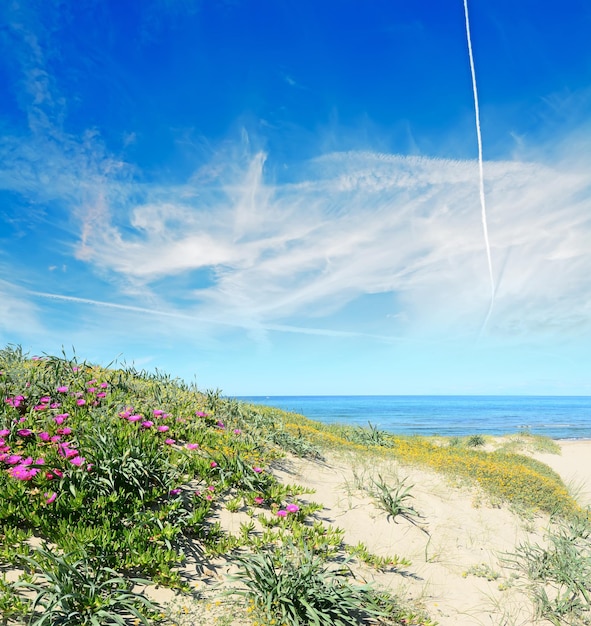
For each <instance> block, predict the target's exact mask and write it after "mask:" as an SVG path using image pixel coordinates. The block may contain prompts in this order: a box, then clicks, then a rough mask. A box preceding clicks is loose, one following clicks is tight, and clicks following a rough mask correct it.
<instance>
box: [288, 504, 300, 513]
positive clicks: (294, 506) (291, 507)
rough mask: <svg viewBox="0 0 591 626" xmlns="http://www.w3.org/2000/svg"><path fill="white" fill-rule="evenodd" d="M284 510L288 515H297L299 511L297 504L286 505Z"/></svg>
mask: <svg viewBox="0 0 591 626" xmlns="http://www.w3.org/2000/svg"><path fill="white" fill-rule="evenodd" d="M285 508H286V510H287V512H288V513H297V512H298V511H299V510H300V507H299V506H298V505H297V504H288V505H287V506H286V507H285Z"/></svg>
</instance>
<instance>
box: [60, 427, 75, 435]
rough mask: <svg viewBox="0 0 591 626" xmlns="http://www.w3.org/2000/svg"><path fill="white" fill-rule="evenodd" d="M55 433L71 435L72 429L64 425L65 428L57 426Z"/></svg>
mask: <svg viewBox="0 0 591 626" xmlns="http://www.w3.org/2000/svg"><path fill="white" fill-rule="evenodd" d="M57 434H58V435H71V434H72V429H71V428H69V427H68V426H66V427H65V428H58V429H57Z"/></svg>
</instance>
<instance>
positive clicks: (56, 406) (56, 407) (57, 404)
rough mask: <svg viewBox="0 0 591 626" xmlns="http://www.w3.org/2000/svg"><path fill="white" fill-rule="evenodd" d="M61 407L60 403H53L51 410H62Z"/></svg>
mask: <svg viewBox="0 0 591 626" xmlns="http://www.w3.org/2000/svg"><path fill="white" fill-rule="evenodd" d="M60 406H62V405H61V403H60V402H52V403H51V404H50V405H49V407H50V408H52V409H59V408H60Z"/></svg>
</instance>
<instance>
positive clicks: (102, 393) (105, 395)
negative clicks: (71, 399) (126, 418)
mask: <svg viewBox="0 0 591 626" xmlns="http://www.w3.org/2000/svg"><path fill="white" fill-rule="evenodd" d="M96 397H97V398H106V397H107V394H106V393H105V392H104V391H101V392H100V393H97V394H96Z"/></svg>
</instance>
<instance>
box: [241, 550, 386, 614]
mask: <svg viewBox="0 0 591 626" xmlns="http://www.w3.org/2000/svg"><path fill="white" fill-rule="evenodd" d="M236 562H237V563H238V565H239V574H238V575H237V576H236V580H237V581H239V582H240V583H242V584H243V585H244V587H245V589H243V588H238V589H236V590H234V591H233V593H236V594H240V595H244V596H245V597H246V598H248V600H249V602H250V607H251V611H252V612H253V613H254V614H255V615H256V616H257V618H258V619H259V620H262V623H263V624H283V625H284V626H308V625H310V624H315V625H318V626H321V625H325V624H332V625H335V626H337V625H338V626H345V625H346V624H349V625H351V626H356V625H358V624H365V623H370V621H369V620H371V619H374V620H375V618H379V617H384V618H385V617H388V616H389V617H391V618H392V619H396V616H395V613H396V606H395V604H394V603H393V601H392V598H391V597H389V596H388V597H386V596H380V594H379V593H378V592H377V591H375V589H374V588H373V587H372V586H371V585H368V584H357V583H355V582H354V581H352V577H353V574H352V572H351V570H350V569H349V568H348V567H347V566H346V563H345V564H341V565H340V567H339V568H338V569H334V568H331V567H330V565H328V564H327V563H326V561H325V560H324V559H322V558H320V557H319V556H318V555H316V554H314V553H313V552H312V551H310V550H308V549H306V548H305V547H302V546H301V545H297V546H296V545H294V544H283V545H282V546H281V547H279V548H275V549H272V550H269V551H261V552H258V553H255V554H242V555H239V556H237V557H236ZM388 603H389V605H388ZM373 623H375V621H374V622H373ZM390 623H395V622H394V621H391V622H390Z"/></svg>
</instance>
